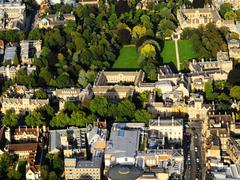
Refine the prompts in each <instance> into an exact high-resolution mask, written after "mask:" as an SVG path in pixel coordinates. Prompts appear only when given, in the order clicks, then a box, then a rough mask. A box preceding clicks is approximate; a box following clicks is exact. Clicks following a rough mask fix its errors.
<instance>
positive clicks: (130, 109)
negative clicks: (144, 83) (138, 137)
mask: <svg viewBox="0 0 240 180" xmlns="http://www.w3.org/2000/svg"><path fill="white" fill-rule="evenodd" d="M135 109H136V108H135V105H134V104H133V103H132V102H131V101H129V100H128V99H123V100H122V101H121V102H120V103H119V104H118V114H119V116H120V117H126V118H128V119H130V118H133V117H134V112H135Z"/></svg>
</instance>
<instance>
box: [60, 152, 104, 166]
mask: <svg viewBox="0 0 240 180" xmlns="http://www.w3.org/2000/svg"><path fill="white" fill-rule="evenodd" d="M64 161H65V162H66V161H68V162H72V161H76V168H91V169H92V168H101V167H102V165H103V153H102V152H100V151H96V152H95V154H93V158H92V159H91V160H79V159H77V158H65V159H64Z"/></svg>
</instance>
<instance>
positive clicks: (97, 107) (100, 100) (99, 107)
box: [89, 96, 108, 117]
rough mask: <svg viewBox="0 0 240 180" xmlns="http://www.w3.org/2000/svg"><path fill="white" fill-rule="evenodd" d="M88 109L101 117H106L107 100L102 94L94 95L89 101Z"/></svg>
mask: <svg viewBox="0 0 240 180" xmlns="http://www.w3.org/2000/svg"><path fill="white" fill-rule="evenodd" d="M89 109H90V111H91V112H92V113H96V114H98V115H100V116H102V117H106V115H107V112H108V101H107V99H106V98H105V97H103V96H95V97H94V99H92V100H91V101H90V103H89Z"/></svg>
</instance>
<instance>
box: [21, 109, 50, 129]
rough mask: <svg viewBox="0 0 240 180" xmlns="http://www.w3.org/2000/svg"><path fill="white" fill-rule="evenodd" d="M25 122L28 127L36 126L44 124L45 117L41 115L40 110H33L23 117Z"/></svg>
mask: <svg viewBox="0 0 240 180" xmlns="http://www.w3.org/2000/svg"><path fill="white" fill-rule="evenodd" d="M25 123H26V125H27V126H28V127H36V126H42V125H46V122H45V119H44V118H43V117H42V116H41V113H40V112H37V111H33V112H32V113H31V114H29V115H27V116H26V118H25Z"/></svg>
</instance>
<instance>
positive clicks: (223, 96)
mask: <svg viewBox="0 0 240 180" xmlns="http://www.w3.org/2000/svg"><path fill="white" fill-rule="evenodd" d="M218 100H219V101H228V100H229V96H228V95H226V94H225V93H221V94H220V95H218Z"/></svg>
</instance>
